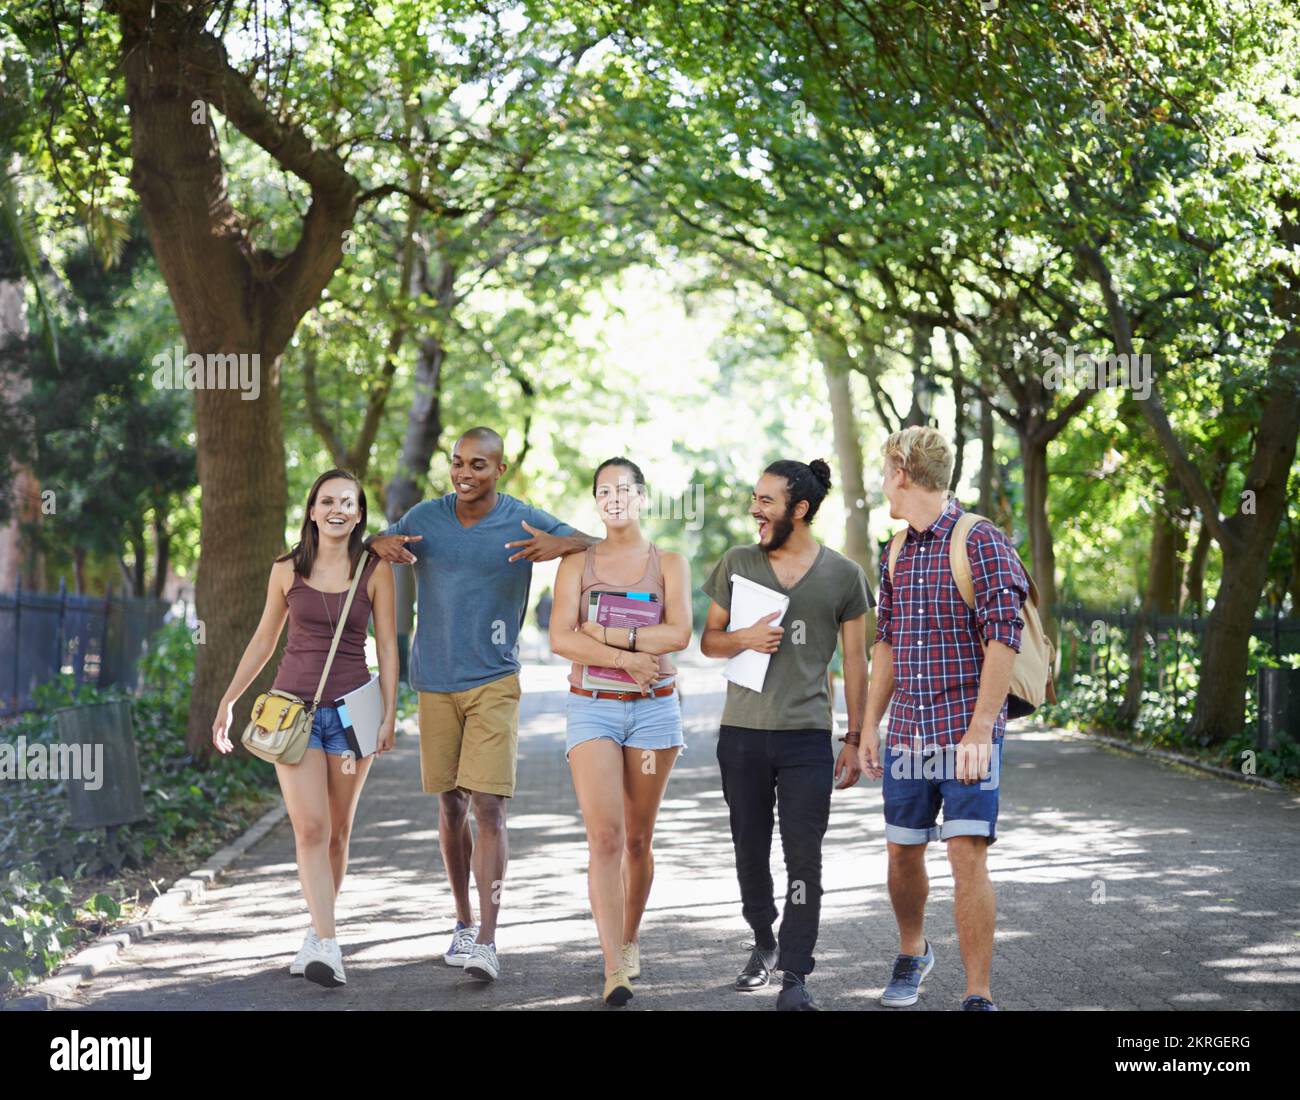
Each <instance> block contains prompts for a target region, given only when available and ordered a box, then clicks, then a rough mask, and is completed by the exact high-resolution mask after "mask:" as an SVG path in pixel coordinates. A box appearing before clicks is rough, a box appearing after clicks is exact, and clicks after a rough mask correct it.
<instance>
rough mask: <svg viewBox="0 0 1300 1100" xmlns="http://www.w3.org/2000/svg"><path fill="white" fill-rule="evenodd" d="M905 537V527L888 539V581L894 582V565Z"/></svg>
mask: <svg viewBox="0 0 1300 1100" xmlns="http://www.w3.org/2000/svg"><path fill="white" fill-rule="evenodd" d="M906 538H907V528H906V527H904V528H903V529H902V530H901V531H899V532H898V533H897V534H895V535H894V537H893V538H892V539H890V540H889V583H890V584H893V583H894V566H895V565H897V564H898V555H899V554H901V553H902V552H903V542H904V540H906Z"/></svg>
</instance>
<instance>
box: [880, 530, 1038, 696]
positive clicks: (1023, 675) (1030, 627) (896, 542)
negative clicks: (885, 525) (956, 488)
mask: <svg viewBox="0 0 1300 1100" xmlns="http://www.w3.org/2000/svg"><path fill="white" fill-rule="evenodd" d="M977 523H993V521H992V520H991V519H987V518H985V517H984V516H979V515H976V514H975V513H974V512H963V513H962V514H961V515H960V516H959V517H958V518H957V522H956V524H955V525H954V526H953V529H952V541H951V542H950V543H949V544H948V564H949V566H950V567H951V569H952V579H953V580H954V581H955V582H956V583H957V591H958V592H960V593H961V598H962V600H963V601H964V602H965V604H966V606H967V607H969V608H970V609H971V610H972V611H974V610H975V585H974V583H973V581H972V580H971V575H970V557H969V555H968V554H967V551H966V540H967V538H968V537H969V536H970V533H971V529H972V528H973V527H974V526H975V525H976V524H977ZM994 526H996V524H995V525H994ZM906 538H907V528H906V527H904V528H903V529H902V530H901V531H899V532H898V534H896V535H895V536H894V537H893V538H892V539H890V541H889V582H890V584H892V583H893V582H894V565H895V563H896V562H897V561H898V555H899V554H900V553H902V550H903V542H904V540H905V539H906ZM1011 552H1012V553H1013V554H1014V553H1015V550H1012V551H1011ZM1016 560H1017V561H1019V555H1017V558H1016ZM1024 565H1025V563H1024V562H1020V567H1021V568H1022V569H1024ZM1025 576H1026V577H1029V599H1027V600H1026V601H1025V603H1024V606H1023V607H1022V608H1021V609H1020V617H1021V618H1022V619H1023V620H1024V622H1025V626H1024V629H1023V630H1022V631H1021V632H1020V652H1019V653H1018V654H1016V663H1015V665H1014V666H1013V667H1012V669H1011V690H1010V692H1009V693H1008V694H1007V717H1009V718H1023V717H1024V716H1025V715H1026V714H1032V713H1033V712H1034V711H1035V710H1037V709H1038V708H1039V707H1040V706H1042V705H1043V702H1044V700H1046V701H1047V702H1049V703H1055V702H1056V684H1055V683H1054V677H1055V673H1056V648H1055V647H1054V646H1053V645H1052V642H1051V639H1050V638H1048V636H1047V632H1046V631H1045V630H1044V629H1043V621H1042V619H1040V618H1039V615H1038V586H1037V585H1035V584H1034V578H1033V577H1030V576H1029V570H1028V569H1025ZM981 644H983V643H981Z"/></svg>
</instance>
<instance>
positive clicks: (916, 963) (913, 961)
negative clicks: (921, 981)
mask: <svg viewBox="0 0 1300 1100" xmlns="http://www.w3.org/2000/svg"><path fill="white" fill-rule="evenodd" d="M920 969H921V960H920V959H918V958H917V957H916V956H915V955H900V956H899V957H898V958H897V959H895V960H894V977H893V980H894V981H896V982H904V981H907V980H908V979H909V978H911V976H912V975H913V974H915V973H916V972H917V971H918V970H920Z"/></svg>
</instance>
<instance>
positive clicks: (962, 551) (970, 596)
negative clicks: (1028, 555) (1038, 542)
mask: <svg viewBox="0 0 1300 1100" xmlns="http://www.w3.org/2000/svg"><path fill="white" fill-rule="evenodd" d="M967 521H969V522H967ZM977 523H992V524H993V526H994V527H997V524H996V523H993V521H992V520H991V519H989V518H988V517H987V516H981V515H977V514H976V513H975V512H963V513H962V514H961V515H960V516H959V517H958V518H957V522H956V523H955V524H954V525H953V529H952V542H951V543H949V545H948V564H949V565H950V566H951V567H952V579H953V580H954V581H956V583H957V589H958V591H959V592H961V598H962V599H963V600H964V601H965V602H966V606H967V607H969V608H970V609H971V610H972V611H974V610H975V583H974V581H973V580H972V578H971V572H970V554H969V553H968V552H967V549H966V540H967V539H968V538H969V537H970V533H971V530H972V529H973V528H974V527H975V525H976V524H977ZM1011 552H1012V553H1013V554H1015V553H1016V552H1015V550H1014V548H1013V549H1012V551H1011ZM1016 559H1017V560H1018V561H1019V559H1020V555H1019V554H1016ZM1020 568H1021V569H1022V570H1024V574H1025V579H1026V580H1027V581H1029V599H1028V600H1027V601H1026V602H1027V603H1032V604H1033V605H1034V607H1037V606H1038V585H1036V584H1035V583H1034V577H1033V574H1031V573H1030V572H1029V570H1028V569H1026V568H1025V563H1024V562H1023V561H1021V562H1020Z"/></svg>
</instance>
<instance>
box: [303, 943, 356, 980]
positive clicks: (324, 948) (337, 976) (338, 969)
mask: <svg viewBox="0 0 1300 1100" xmlns="http://www.w3.org/2000/svg"><path fill="white" fill-rule="evenodd" d="M303 977H305V978H306V979H307V980H308V981H309V982H315V983H316V984H317V985H323V986H325V987H326V988H327V989H329V988H332V987H334V986H338V985H347V983H348V980H347V978H346V977H345V976H344V974H343V952H342V951H341V950H339V941H338V940H321V939H318V940H317V941H316V942H315V943H314V944H313V945H312V951H311V954H310V955H309V956H308V959H307V965H306V967H305V968H304V969H303Z"/></svg>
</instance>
